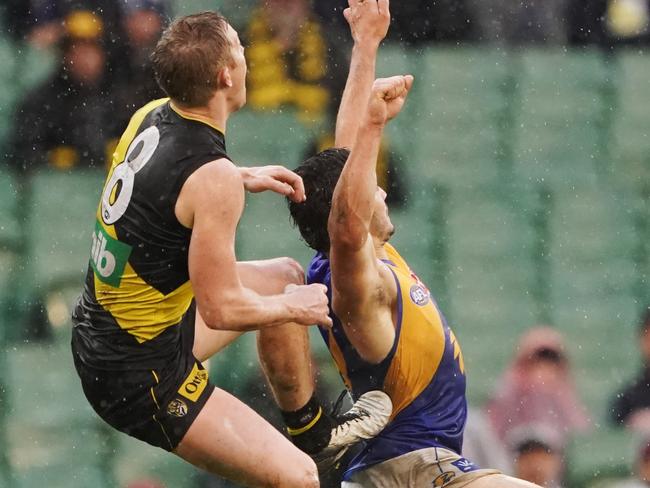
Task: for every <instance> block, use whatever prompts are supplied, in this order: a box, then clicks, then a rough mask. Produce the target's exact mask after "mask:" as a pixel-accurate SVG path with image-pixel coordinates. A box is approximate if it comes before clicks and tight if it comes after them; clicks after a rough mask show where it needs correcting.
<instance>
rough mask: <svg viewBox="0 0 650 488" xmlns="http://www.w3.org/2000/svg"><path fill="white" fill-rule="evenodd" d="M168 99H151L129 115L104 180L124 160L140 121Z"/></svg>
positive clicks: (140, 123)
mask: <svg viewBox="0 0 650 488" xmlns="http://www.w3.org/2000/svg"><path fill="white" fill-rule="evenodd" d="M168 101H169V98H159V99H158V100H152V101H151V102H149V103H148V104H146V105H145V106H144V107H142V108H141V109H139V110H138V111H137V112H136V113H134V114H133V117H131V120H130V121H129V125H128V126H127V127H126V130H125V131H124V134H122V137H120V142H118V143H117V147H116V148H115V152H114V153H113V161H112V162H111V171H110V172H109V175H108V176H109V178H107V179H106V182H108V180H110V175H111V174H112V172H113V169H114V168H115V166H117V165H118V164H120V163H121V162H122V161H124V158H125V157H126V151H127V150H128V149H129V144H131V141H133V139H135V135H136V133H137V132H138V129H139V128H140V126H141V125H142V121H143V120H144V119H145V117H146V116H147V115H148V114H149V112H151V111H152V110H154V109H156V108H158V107H160V106H161V105H163V104H165V103H167V102H168ZM100 206H101V202H100Z"/></svg>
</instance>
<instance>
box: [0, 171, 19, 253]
mask: <svg viewBox="0 0 650 488" xmlns="http://www.w3.org/2000/svg"><path fill="white" fill-rule="evenodd" d="M20 196H21V195H20V188H19V184H18V182H17V181H16V179H15V178H14V177H13V175H12V174H11V173H10V172H9V171H8V170H6V169H0V250H2V249H5V250H6V249H13V250H16V249H17V248H18V247H19V246H20V242H21V239H22V232H21V228H20V224H19V222H18V213H19V209H18V202H19V199H20Z"/></svg>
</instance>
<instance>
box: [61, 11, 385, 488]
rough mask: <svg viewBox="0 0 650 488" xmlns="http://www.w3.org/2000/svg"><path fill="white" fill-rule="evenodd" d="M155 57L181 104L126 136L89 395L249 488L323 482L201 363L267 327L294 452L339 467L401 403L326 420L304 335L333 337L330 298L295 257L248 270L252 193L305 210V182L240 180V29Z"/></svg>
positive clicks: (104, 253)
mask: <svg viewBox="0 0 650 488" xmlns="http://www.w3.org/2000/svg"><path fill="white" fill-rule="evenodd" d="M152 61H153V66H154V69H155V72H156V77H157V80H158V82H159V84H160V86H161V87H162V89H163V90H164V91H165V92H166V93H167V94H168V95H169V98H167V99H162V100H156V101H153V102H151V103H149V104H148V105H146V106H145V107H143V108H142V109H140V110H139V111H137V112H136V113H135V115H134V116H133V117H132V119H131V121H130V123H129V125H128V127H127V129H126V131H125V132H124V134H123V135H122V137H121V139H120V142H119V144H118V146H117V149H116V151H115V154H114V158H113V163H112V166H111V168H110V170H109V173H108V177H107V180H106V183H105V186H104V190H103V193H102V196H101V200H100V203H99V206H98V209H97V220H96V224H95V227H94V231H93V234H92V248H91V253H90V254H91V256H90V264H89V269H88V274H87V279H86V284H85V288H84V292H83V295H82V297H81V298H80V300H79V302H78V305H77V307H76V309H75V311H74V314H73V321H74V329H73V335H72V349H73V356H74V361H75V366H76V368H77V371H78V373H79V376H80V378H81V383H82V386H83V389H84V392H85V394H86V397H87V398H88V400H89V402H90V403H91V405H92V406H93V408H94V409H95V410H96V411H97V413H98V414H99V415H100V416H101V417H102V418H103V419H104V420H105V421H107V422H108V423H109V424H110V425H112V426H113V427H115V428H116V429H118V430H120V431H122V432H125V433H126V434H129V435H131V436H133V437H136V438H138V439H140V440H143V441H145V442H148V443H150V444H152V445H154V446H158V447H161V448H163V449H166V450H168V451H172V452H174V453H175V454H177V455H178V456H180V457H182V458H183V459H185V460H187V461H189V462H191V463H193V464H195V465H196V466H199V467H203V468H205V469H207V470H209V471H211V472H213V473H216V474H219V475H221V476H224V477H227V478H230V479H232V480H234V481H237V482H239V483H242V484H245V485H247V486H249V485H250V486H282V487H289V486H292V487H293V486H300V487H315V486H318V477H317V473H316V466H315V464H314V462H313V461H312V460H311V459H310V458H309V457H308V456H307V455H306V454H304V453H303V452H301V451H300V450H299V449H297V448H296V447H295V446H293V445H292V444H291V443H290V442H289V441H288V440H286V438H285V437H283V436H282V435H281V434H280V433H279V432H277V431H275V430H274V429H273V428H272V427H271V426H270V425H269V424H267V423H266V422H265V421H264V420H263V419H262V418H261V417H259V416H258V415H257V414H255V413H254V412H253V411H252V410H250V409H249V408H248V407H246V406H245V405H244V404H243V403H241V402H240V401H238V400H237V399H235V398H234V397H232V396H230V395H229V394H227V393H226V392H224V391H222V390H220V389H218V388H215V387H214V386H213V385H211V383H210V381H209V379H208V373H207V371H206V370H205V368H204V367H203V366H202V364H201V361H203V360H205V359H206V358H208V357H209V356H211V355H212V354H214V353H215V352H217V351H219V350H220V349H221V348H222V347H224V346H225V345H226V344H228V343H229V342H230V341H232V340H233V339H234V338H236V337H237V336H238V335H239V334H241V333H242V332H243V331H247V330H254V329H259V330H260V336H259V345H260V347H259V349H260V356H261V359H262V364H263V366H264V367H265V369H266V372H267V376H268V377H269V381H270V383H271V386H272V388H273V390H274V393H275V396H276V399H277V401H278V404H279V406H280V408H281V410H282V413H283V417H284V419H285V422H286V424H287V427H288V429H289V432H290V433H291V434H293V437H294V442H295V443H296V444H297V445H299V446H300V447H301V448H303V449H304V450H306V451H308V452H309V453H310V454H316V455H320V456H322V457H325V458H327V456H330V457H332V456H334V455H338V454H337V453H338V451H339V450H341V448H344V447H345V446H347V445H348V444H350V443H352V442H356V441H358V440H359V439H361V438H367V437H369V436H372V435H374V434H376V433H378V432H379V431H380V430H381V428H382V427H383V426H384V425H385V424H386V422H387V420H388V416H389V415H390V408H391V407H390V401H389V400H388V397H387V396H386V395H385V394H383V393H381V392H377V394H376V395H374V396H373V395H372V394H371V395H368V396H366V397H365V398H364V399H362V400H361V401H359V402H357V404H356V405H355V406H354V407H353V409H352V410H351V411H350V412H348V413H347V414H346V416H345V417H342V418H338V419H334V418H332V417H330V416H329V415H327V414H325V413H324V412H323V410H322V408H321V406H320V403H319V402H318V400H317V399H316V397H315V396H314V394H313V379H312V376H311V370H310V358H309V348H308V338H307V329H306V328H305V327H304V326H308V325H311V324H320V325H323V326H329V325H331V321H330V319H329V317H328V315H327V310H328V308H327V297H326V293H325V287H324V286H323V285H304V284H303V283H304V277H303V273H302V269H301V268H300V266H299V265H298V264H297V263H295V262H294V261H292V260H290V259H288V258H280V259H276V260H270V261H258V262H248V263H238V262H237V261H236V257H235V252H234V249H235V246H234V239H235V230H236V226H237V223H238V221H239V218H240V215H241V213H242V210H243V206H244V191H245V190H248V191H250V192H260V191H265V190H271V191H275V192H278V193H280V194H283V195H286V196H288V197H289V198H291V199H292V200H294V201H302V200H304V199H305V193H304V188H303V186H302V181H301V179H300V178H299V177H298V176H296V175H295V174H294V173H292V172H291V171H289V170H287V169H285V168H282V167H278V166H271V167H262V168H240V167H237V166H235V165H234V164H233V163H232V162H231V161H230V160H229V158H228V156H227V153H226V143H225V126H226V122H227V119H228V117H229V115H230V114H231V113H233V112H234V111H236V110H237V109H239V108H240V107H241V106H242V105H243V104H244V103H245V100H246V90H245V78H246V60H245V58H244V49H243V48H242V46H241V44H240V42H239V38H238V36H237V33H236V32H235V31H234V30H233V29H232V27H230V25H229V24H228V23H227V21H226V20H225V19H224V18H223V17H222V16H220V15H219V14H216V13H210V12H206V13H203V14H196V15H192V16H188V17H185V18H181V19H179V20H177V21H175V22H174V23H173V24H172V25H171V26H170V27H169V29H168V30H167V31H166V32H165V33H164V34H163V36H162V38H161V40H160V42H159V43H158V45H157V46H156V49H155V51H154V53H153V56H152ZM262 136H263V135H262Z"/></svg>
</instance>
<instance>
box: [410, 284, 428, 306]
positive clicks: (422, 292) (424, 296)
mask: <svg viewBox="0 0 650 488" xmlns="http://www.w3.org/2000/svg"><path fill="white" fill-rule="evenodd" d="M409 295H411V300H413V303H415V304H416V305H419V306H420V307H423V306H424V305H426V304H427V303H429V292H428V291H427V290H426V288H424V287H423V286H422V285H420V284H417V285H413V286H412V287H411V290H410V291H409Z"/></svg>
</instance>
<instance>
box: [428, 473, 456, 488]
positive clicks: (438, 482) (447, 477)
mask: <svg viewBox="0 0 650 488" xmlns="http://www.w3.org/2000/svg"><path fill="white" fill-rule="evenodd" d="M454 476H456V475H455V474H454V472H453V471H447V472H446V473H442V474H441V475H440V476H438V477H437V478H436V479H435V480H433V483H432V484H431V486H432V488H438V487H441V486H445V485H446V484H447V483H449V482H450V481H451V480H452V479H453V478H454Z"/></svg>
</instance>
